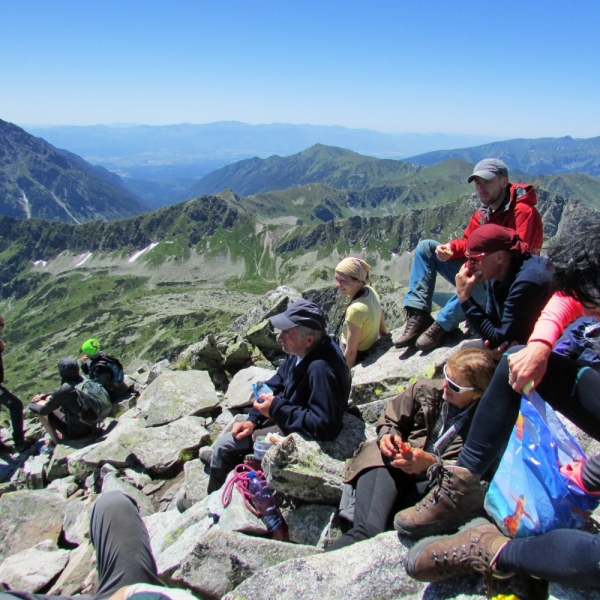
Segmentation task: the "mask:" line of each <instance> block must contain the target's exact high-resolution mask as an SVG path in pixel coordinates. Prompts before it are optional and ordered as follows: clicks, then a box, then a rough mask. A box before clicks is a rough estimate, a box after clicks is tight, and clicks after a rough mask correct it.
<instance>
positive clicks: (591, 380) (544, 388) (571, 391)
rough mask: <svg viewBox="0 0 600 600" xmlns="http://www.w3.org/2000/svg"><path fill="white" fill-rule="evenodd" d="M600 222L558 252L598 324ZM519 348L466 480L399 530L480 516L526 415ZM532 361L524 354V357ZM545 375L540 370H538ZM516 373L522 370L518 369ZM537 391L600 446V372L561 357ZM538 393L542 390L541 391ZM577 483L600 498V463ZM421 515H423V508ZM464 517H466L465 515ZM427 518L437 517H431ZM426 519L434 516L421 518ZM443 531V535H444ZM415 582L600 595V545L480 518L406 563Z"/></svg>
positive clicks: (506, 364)
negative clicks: (516, 532)
mask: <svg viewBox="0 0 600 600" xmlns="http://www.w3.org/2000/svg"><path fill="white" fill-rule="evenodd" d="M599 232H600V215H598V216H592V217H590V218H589V220H587V221H586V222H585V223H575V224H574V225H572V226H571V228H570V229H567V230H566V231H565V233H564V234H563V235H562V236H561V238H560V239H559V241H558V242H557V243H556V244H555V245H554V246H553V248H552V249H551V250H550V253H549V257H550V261H551V263H552V265H553V267H554V270H555V276H554V281H555V285H556V287H557V288H558V289H559V291H561V292H562V293H563V294H564V295H566V296H570V297H573V298H575V299H576V300H577V301H579V302H580V303H581V304H582V305H583V306H584V308H585V313H586V314H587V315H588V316H592V317H595V318H597V319H600V234H599ZM521 350H522V349H521V348H513V349H512V350H511V351H510V352H509V353H507V355H505V356H504V358H503V359H502V361H501V362H500V364H499V366H498V369H497V371H496V373H495V375H494V378H493V380H492V383H491V385H490V387H489V388H488V390H487V392H486V393H485V394H484V395H483V397H482V399H481V400H480V403H479V406H478V408H477V412H476V414H475V417H474V419H473V424H472V426H471V430H470V432H469V435H468V437H467V440H466V442H465V445H464V447H463V450H462V451H461V453H460V455H459V457H458V461H457V467H456V471H455V472H454V473H452V472H448V470H446V473H445V474H444V477H443V479H442V480H441V481H440V483H439V486H438V488H437V489H436V490H434V491H433V492H432V494H431V496H430V497H429V498H426V499H425V501H424V502H423V504H428V506H430V507H431V509H424V508H422V506H423V504H422V505H417V507H413V508H412V509H408V510H407V511H402V512H401V513H398V515H397V516H396V521H395V525H396V528H397V529H399V530H401V531H402V530H404V529H405V528H406V529H407V530H409V534H413V535H420V534H421V532H423V531H424V530H425V531H427V533H426V535H427V534H433V533H443V532H444V531H448V530H449V529H448V527H447V523H448V522H451V523H452V526H453V527H456V526H457V524H459V522H460V519H461V517H462V520H463V523H464V522H467V521H468V520H469V519H470V518H472V517H473V516H475V514H476V512H477V508H479V510H480V511H481V507H482V504H480V506H479V507H476V502H475V497H476V496H477V493H478V492H476V491H475V488H476V485H477V486H479V479H480V476H481V475H482V474H483V473H485V472H486V470H487V469H488V468H489V467H490V466H491V465H492V464H493V463H494V461H495V460H497V458H498V457H499V456H501V455H502V453H503V452H504V449H505V448H506V444H507V442H508V439H509V437H510V434H511V431H512V428H513V425H514V423H515V421H516V418H517V416H518V412H519V406H520V400H521V391H522V388H523V387H524V385H523V383H524V382H523V379H524V377H523V376H522V375H523V368H522V364H521V365H519V363H518V362H517V361H516V360H515V356H516V353H517V352H519V351H521ZM521 356H523V355H521ZM538 367H539V365H538ZM511 369H512V370H511ZM528 369H529V370H528V372H538V373H539V372H541V373H543V375H540V376H539V377H540V380H539V381H538V379H537V377H538V376H536V377H535V378H534V379H533V383H534V385H535V386H536V389H537V391H538V392H539V394H540V396H541V397H542V398H543V399H544V400H545V401H546V402H548V404H550V405H551V406H552V407H553V408H554V409H555V410H557V411H558V412H560V413H562V414H563V415H564V416H565V417H567V418H568V419H569V420H570V421H571V422H573V423H574V424H575V425H577V426H578V427H579V428H580V429H582V430H583V431H584V432H585V433H587V434H588V435H590V436H591V437H593V438H594V439H596V440H600V373H598V372H597V371H595V370H593V369H591V368H589V367H586V366H582V365H581V364H579V363H577V362H576V361H573V360H571V359H568V358H566V357H563V356H560V355H558V354H554V353H551V354H549V356H548V359H547V366H546V367H545V371H544V370H543V368H542V370H541V371H540V370H539V369H538V370H537V371H536V369H535V368H533V367H531V365H529V367H528ZM536 384H537V385H536ZM572 473H573V477H574V478H575V479H576V480H577V482H578V483H579V485H580V486H581V487H583V488H584V489H585V490H587V491H588V492H592V493H598V494H599V495H600V455H596V456H593V457H591V458H589V459H587V460H586V461H585V462H583V463H575V464H574V465H573V466H572ZM419 506H421V510H420V511H419V512H418V511H417V508H418V507H419ZM463 509H464V510H463ZM425 513H427V514H425ZM420 515H424V516H423V517H421V516H420ZM436 529H437V530H436ZM405 566H406V569H407V572H408V573H409V575H411V576H412V577H414V578H416V579H419V580H422V581H439V580H442V579H447V578H449V577H453V576H456V575H459V574H462V573H467V572H473V571H476V572H487V573H491V574H492V575H495V576H506V575H507V574H511V573H514V572H520V573H523V574H527V575H533V576H535V577H538V578H541V579H545V580H547V581H551V582H557V583H561V584H563V585H572V586H576V587H590V588H600V536H598V535H594V534H592V533H588V532H584V531H578V530H572V529H557V530H554V531H551V532H548V533H544V534H541V535H539V536H535V537H531V538H520V539H509V538H507V537H505V536H504V535H503V534H502V533H501V532H500V530H499V529H498V528H497V527H496V526H495V525H493V524H491V523H490V522H489V521H486V520H483V519H477V520H475V521H473V522H472V523H471V524H470V526H467V527H465V528H463V529H462V530H461V532H460V533H458V534H457V535H454V536H450V537H448V536H437V537H432V538H428V539H426V540H423V541H421V542H420V543H418V544H417V545H415V546H414V547H413V548H412V549H411V551H410V552H409V555H408V557H407V560H406V564H405Z"/></svg>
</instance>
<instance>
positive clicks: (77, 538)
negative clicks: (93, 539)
mask: <svg viewBox="0 0 600 600" xmlns="http://www.w3.org/2000/svg"><path fill="white" fill-rule="evenodd" d="M93 506H94V505H93V503H91V502H89V501H88V500H72V501H71V502H69V503H67V508H66V510H65V517H64V519H63V536H64V538H65V540H66V541H67V542H69V543H70V544H76V545H78V546H79V545H80V544H83V543H84V542H85V541H86V540H87V539H89V537H90V517H91V516H92V508H93Z"/></svg>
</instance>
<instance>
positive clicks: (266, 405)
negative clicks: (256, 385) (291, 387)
mask: <svg viewBox="0 0 600 600" xmlns="http://www.w3.org/2000/svg"><path fill="white" fill-rule="evenodd" d="M259 398H260V399H261V400H262V402H259V401H258V400H255V402H254V404H253V407H254V408H255V409H256V410H257V411H258V412H259V413H260V414H261V415H262V416H263V417H268V416H269V410H270V409H271V403H272V402H273V400H274V399H275V396H273V394H260V396H259Z"/></svg>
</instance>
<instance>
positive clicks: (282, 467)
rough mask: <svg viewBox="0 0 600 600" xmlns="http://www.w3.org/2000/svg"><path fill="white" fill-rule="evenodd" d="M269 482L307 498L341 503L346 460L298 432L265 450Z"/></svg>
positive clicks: (264, 466)
mask: <svg viewBox="0 0 600 600" xmlns="http://www.w3.org/2000/svg"><path fill="white" fill-rule="evenodd" d="M262 466H263V470H264V472H265V475H266V478H267V482H268V483H269V485H270V486H271V487H272V488H273V489H274V490H276V491H278V492H282V493H284V494H288V495H289V496H292V497H294V498H299V499H301V500H305V501H307V502H317V503H322V504H332V505H334V506H337V504H338V503H339V501H340V498H341V497H342V486H343V477H344V462H343V461H341V460H336V459H335V458H331V457H330V456H328V455H327V454H324V453H323V452H322V451H321V449H320V447H319V445H318V444H317V442H307V441H306V440H304V439H302V438H301V437H300V436H299V435H297V434H292V435H290V436H288V437H287V438H285V439H284V440H283V442H281V443H280V444H276V445H275V446H273V447H272V448H270V449H269V451H268V452H267V453H266V454H265V457H264V458H263V462H262Z"/></svg>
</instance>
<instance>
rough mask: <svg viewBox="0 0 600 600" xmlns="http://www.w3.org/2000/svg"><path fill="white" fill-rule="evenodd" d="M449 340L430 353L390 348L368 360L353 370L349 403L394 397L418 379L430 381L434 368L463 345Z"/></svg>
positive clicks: (364, 402) (362, 402)
mask: <svg viewBox="0 0 600 600" xmlns="http://www.w3.org/2000/svg"><path fill="white" fill-rule="evenodd" d="M472 343H473V341H472V340H464V341H462V342H460V343H458V344H457V343H456V341H452V340H451V341H449V342H448V344H447V345H444V346H440V347H439V348H436V349H435V350H432V351H431V352H421V351H420V350H416V349H414V348H409V349H401V350H397V349H396V348H393V347H392V348H390V349H388V350H387V351H386V352H384V353H383V354H381V355H380V356H378V357H377V358H376V359H375V360H373V361H370V360H369V359H367V360H366V361H365V362H364V363H361V364H358V365H356V367H354V368H353V369H352V390H351V392H350V400H351V401H352V402H353V404H356V405H361V404H367V403H369V402H373V401H375V400H380V399H384V398H393V397H394V396H396V395H398V394H399V393H400V392H401V391H403V390H404V389H405V388H406V387H407V386H408V385H409V384H410V383H412V382H414V381H417V380H418V379H430V378H431V377H432V376H433V374H434V373H435V371H436V368H437V367H439V366H440V365H442V364H443V363H444V362H446V360H448V357H450V356H452V354H454V353H455V352H456V351H457V350H459V349H460V348H462V347H463V346H464V345H465V344H470V345H472Z"/></svg>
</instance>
